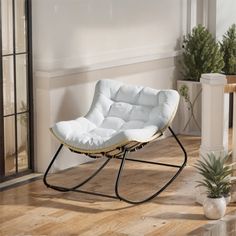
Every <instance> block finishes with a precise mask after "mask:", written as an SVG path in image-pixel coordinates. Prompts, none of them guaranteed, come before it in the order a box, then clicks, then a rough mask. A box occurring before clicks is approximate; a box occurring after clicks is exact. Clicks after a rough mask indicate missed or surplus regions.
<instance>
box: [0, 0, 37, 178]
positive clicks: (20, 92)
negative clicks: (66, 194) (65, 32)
mask: <svg viewBox="0 0 236 236" xmlns="http://www.w3.org/2000/svg"><path fill="white" fill-rule="evenodd" d="M0 8H1V10H0V14H1V17H0V20H1V21H0V35H1V37H0V38H1V39H0V56H1V57H0V76H1V77H0V78H1V82H0V85H1V86H0V181H3V180H6V179H9V178H12V177H16V176H19V175H23V174H26V173H29V172H30V171H32V170H33V135H32V134H33V125H32V124H33V116H32V115H33V114H32V112H33V109H32V101H33V97H32V60H31V56H32V55H31V54H32V53H31V52H32V50H31V2H30V0H0Z"/></svg>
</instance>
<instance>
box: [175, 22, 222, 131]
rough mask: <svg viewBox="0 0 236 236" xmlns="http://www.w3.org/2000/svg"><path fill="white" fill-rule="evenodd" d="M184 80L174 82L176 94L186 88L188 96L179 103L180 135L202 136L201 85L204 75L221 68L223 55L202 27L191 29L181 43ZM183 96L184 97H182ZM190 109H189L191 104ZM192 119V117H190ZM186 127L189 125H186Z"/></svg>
mask: <svg viewBox="0 0 236 236" xmlns="http://www.w3.org/2000/svg"><path fill="white" fill-rule="evenodd" d="M181 64H182V70H183V71H182V72H183V79H184V80H178V81H177V88H178V90H179V91H180V90H182V88H183V87H182V86H185V90H186V86H187V88H188V91H187V96H188V98H189V99H188V101H187V100H186V96H183V95H182V94H181V95H182V96H183V98H182V99H181V101H180V107H179V114H180V116H181V117H180V130H179V131H180V133H182V134H191V135H200V133H201V130H200V129H201V83H200V82H199V81H200V78H201V75H202V74H203V73H217V72H221V69H222V68H223V66H224V62H223V53H222V52H221V51H220V47H219V44H218V43H217V42H216V40H215V39H214V38H213V36H212V35H211V33H210V32H209V31H208V30H207V29H206V28H205V27H204V26H202V25H198V26H196V27H195V28H193V30H192V32H191V33H189V34H187V35H186V36H185V37H184V40H183V58H182V63H181ZM185 95H186V94H185ZM189 102H191V104H192V107H191V106H190V103H189ZM193 115H194V116H193ZM186 124H188V125H186Z"/></svg>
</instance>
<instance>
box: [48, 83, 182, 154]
mask: <svg viewBox="0 0 236 236" xmlns="http://www.w3.org/2000/svg"><path fill="white" fill-rule="evenodd" d="M178 103H179V94H178V92H177V91H175V90H155V89H151V88H147V87H146V88H144V87H141V86H133V85H125V84H123V83H121V82H117V81H114V80H100V81H98V83H97V84H96V88H95V94H94V99H93V103H92V105H91V108H90V110H89V112H88V114H87V115H86V116H84V117H80V118H78V119H76V120H70V121H62V122H58V123H56V124H55V125H54V126H53V127H52V129H51V130H52V132H53V133H54V135H55V136H56V137H57V138H58V139H59V140H60V141H61V142H63V143H64V144H66V145H67V146H69V147H71V148H74V149H78V150H88V151H94V150H98V149H106V148H109V147H111V146H118V145H119V144H121V143H125V142H129V141H138V142H147V141H148V140H150V139H151V138H152V137H153V135H155V134H156V133H158V132H162V131H163V129H165V128H166V127H167V126H168V125H169V123H170V122H171V121H172V119H173V117H174V115H175V113H176V110H177V107H178Z"/></svg>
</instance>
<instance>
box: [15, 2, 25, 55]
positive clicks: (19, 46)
mask: <svg viewBox="0 0 236 236" xmlns="http://www.w3.org/2000/svg"><path fill="white" fill-rule="evenodd" d="M25 7H26V2H25V0H17V1H15V27H16V28H15V34H16V52H17V53H18V52H25V51H26V30H27V29H26V16H25Z"/></svg>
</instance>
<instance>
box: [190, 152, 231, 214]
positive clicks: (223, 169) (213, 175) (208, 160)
mask: <svg viewBox="0 0 236 236" xmlns="http://www.w3.org/2000/svg"><path fill="white" fill-rule="evenodd" d="M228 157H229V155H226V156H224V157H221V156H219V157H216V156H215V155H214V154H213V153H211V154H208V155H207V157H202V160H198V161H197V163H196V164H195V165H194V167H195V168H196V169H197V170H198V172H199V174H200V175H201V176H202V179H201V180H199V181H197V182H198V185H197V186H196V187H199V186H203V187H205V189H206V193H207V198H206V199H205V201H204V203H203V210H204V214H205V216H206V217H207V218H208V219H220V218H221V217H223V216H224V214H225V210H226V199H225V197H224V195H225V194H226V193H227V194H229V193H230V188H231V185H230V175H231V174H232V164H231V165H226V161H227V159H228Z"/></svg>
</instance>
